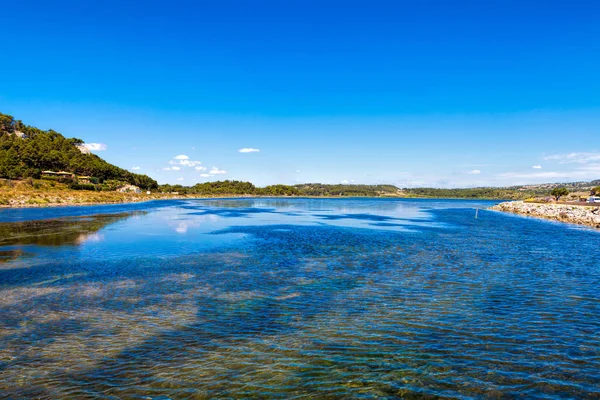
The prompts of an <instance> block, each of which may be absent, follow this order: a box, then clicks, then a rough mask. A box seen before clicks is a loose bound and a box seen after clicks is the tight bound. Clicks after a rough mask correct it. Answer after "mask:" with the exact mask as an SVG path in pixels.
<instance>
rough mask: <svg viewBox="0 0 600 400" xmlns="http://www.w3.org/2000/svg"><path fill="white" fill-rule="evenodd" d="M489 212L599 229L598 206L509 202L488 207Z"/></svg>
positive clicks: (599, 210)
mask: <svg viewBox="0 0 600 400" xmlns="http://www.w3.org/2000/svg"><path fill="white" fill-rule="evenodd" d="M490 210H495V211H503V212H511V213H515V214H521V215H526V216H529V217H536V218H545V219H550V220H554V221H560V222H568V223H571V224H579V225H586V226H591V227H594V228H597V229H600V206H598V207H594V206H589V205H587V206H586V205H581V206H579V205H572V204H551V203H550V204H548V203H526V202H524V201H509V202H505V203H500V204H498V205H495V206H493V207H490Z"/></svg>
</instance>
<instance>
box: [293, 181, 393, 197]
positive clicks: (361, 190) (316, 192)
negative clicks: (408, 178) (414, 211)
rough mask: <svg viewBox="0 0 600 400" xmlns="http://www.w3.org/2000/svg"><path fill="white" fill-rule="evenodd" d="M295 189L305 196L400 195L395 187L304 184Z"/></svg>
mask: <svg viewBox="0 0 600 400" xmlns="http://www.w3.org/2000/svg"><path fill="white" fill-rule="evenodd" d="M295 187H296V188H298V190H299V191H300V193H302V194H303V195H305V196H346V197H353V196H356V197H362V196H364V197H380V196H397V195H398V194H399V193H400V189H398V188H397V187H396V186H394V185H349V184H348V185H345V184H337V185H327V184H323V183H304V184H301V185H296V186H295Z"/></svg>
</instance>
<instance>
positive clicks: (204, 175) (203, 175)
mask: <svg viewBox="0 0 600 400" xmlns="http://www.w3.org/2000/svg"><path fill="white" fill-rule="evenodd" d="M200 176H201V177H203V178H208V177H209V176H210V174H200Z"/></svg>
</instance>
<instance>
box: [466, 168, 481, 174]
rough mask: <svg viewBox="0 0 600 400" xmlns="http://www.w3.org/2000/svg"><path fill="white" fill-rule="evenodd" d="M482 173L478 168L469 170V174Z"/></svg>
mask: <svg viewBox="0 0 600 400" xmlns="http://www.w3.org/2000/svg"><path fill="white" fill-rule="evenodd" d="M480 173H481V171H480V170H478V169H474V170H472V171H469V172H467V174H469V175H479V174H480Z"/></svg>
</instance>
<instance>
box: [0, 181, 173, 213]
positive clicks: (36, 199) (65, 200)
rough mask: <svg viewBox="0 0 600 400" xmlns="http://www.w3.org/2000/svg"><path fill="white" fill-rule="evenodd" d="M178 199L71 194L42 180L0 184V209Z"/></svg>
mask: <svg viewBox="0 0 600 400" xmlns="http://www.w3.org/2000/svg"><path fill="white" fill-rule="evenodd" d="M182 197H185V196H177V195H171V194H163V193H152V194H146V193H145V192H144V193H142V194H135V193H119V192H96V191H87V190H71V189H69V188H68V187H67V186H66V185H64V184H62V183H59V182H54V181H45V180H22V181H8V180H5V179H3V180H0V207H44V206H56V205H65V206H66V205H78V204H79V205H82V204H109V203H132V202H140V201H148V200H157V199H172V198H182Z"/></svg>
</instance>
